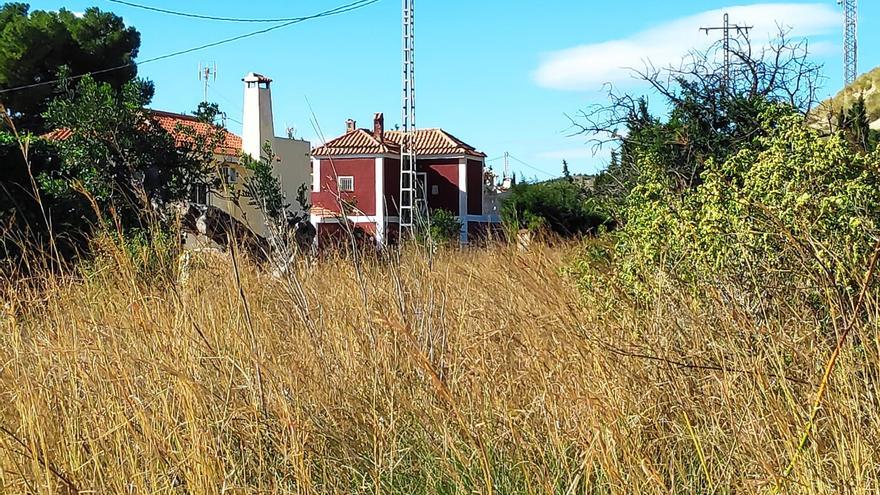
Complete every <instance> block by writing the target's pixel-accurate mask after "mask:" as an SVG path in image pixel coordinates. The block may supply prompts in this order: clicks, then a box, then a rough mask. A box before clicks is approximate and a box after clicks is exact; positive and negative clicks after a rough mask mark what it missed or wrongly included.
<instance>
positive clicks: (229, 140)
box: [150, 110, 241, 156]
mask: <svg viewBox="0 0 880 495" xmlns="http://www.w3.org/2000/svg"><path fill="white" fill-rule="evenodd" d="M150 114H151V115H152V116H153V118H155V119H156V121H158V122H159V125H161V126H162V128H163V129H165V130H166V131H167V132H168V133H169V134H171V135H172V136H174V138H175V140H176V141H177V143H178V144H189V143H191V142H192V141H193V139H192V137H191V136H188V135H187V134H185V133H183V132H180V129H179V128H178V125H179V126H180V127H189V128H191V129H192V130H193V132H195V133H196V134H198V135H199V136H210V135H212V134H213V133H215V132H217V130H218V129H220V128H219V127H217V126H213V125H210V124H206V123H204V122H201V121H200V120H199V119H197V118H196V117H193V116H190V115H181V114H178V113H170V112H162V111H159V110H150ZM221 132H222V134H221V136H220V137H221V140H220V142H219V143H217V147H216V148H215V149H214V152H215V153H217V154H220V155H229V156H237V155H238V154H240V153H241V137H240V136H237V135H235V134H233V133H231V132H229V131H228V130H226V129H222V131H221Z"/></svg>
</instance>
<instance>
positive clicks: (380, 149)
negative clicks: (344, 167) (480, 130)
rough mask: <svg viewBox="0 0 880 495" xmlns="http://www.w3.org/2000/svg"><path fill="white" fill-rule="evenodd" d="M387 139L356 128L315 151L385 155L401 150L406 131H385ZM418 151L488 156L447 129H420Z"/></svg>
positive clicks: (427, 153) (326, 154)
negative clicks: (377, 137)
mask: <svg viewBox="0 0 880 495" xmlns="http://www.w3.org/2000/svg"><path fill="white" fill-rule="evenodd" d="M384 137H385V139H383V140H382V141H380V140H378V139H376V137H375V136H374V135H373V133H372V132H371V131H369V130H367V129H355V130H353V131H350V132H347V133H345V134H343V135H342V136H339V137H338V138H336V139H333V140H331V141H329V142H327V143H326V144H325V145H323V146H318V147H317V148H315V149H313V150H312V154H313V155H315V156H341V155H381V154H395V153H400V143H401V140H402V139H403V133H402V132H400V131H385V135H384ZM416 153H418V154H420V155H469V156H474V157H480V158H482V157H485V156H486V154H485V153H482V152H480V151H477V150H476V149H475V148H474V147H473V146H471V145H469V144H467V143H465V142H464V141H462V140H460V139H458V138H457V137H455V136H453V135H452V134H450V133H448V132H446V131H444V130H443V129H418V130H416Z"/></svg>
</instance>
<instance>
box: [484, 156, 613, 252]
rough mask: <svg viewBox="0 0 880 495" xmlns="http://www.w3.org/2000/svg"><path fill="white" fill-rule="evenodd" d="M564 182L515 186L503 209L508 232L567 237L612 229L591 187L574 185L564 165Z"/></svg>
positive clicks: (580, 183) (577, 182)
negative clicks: (541, 233) (524, 231)
mask: <svg viewBox="0 0 880 495" xmlns="http://www.w3.org/2000/svg"><path fill="white" fill-rule="evenodd" d="M563 171H564V177H563V178H562V179H557V180H552V181H547V182H538V183H527V182H521V183H519V184H515V185H514V186H513V187H512V188H511V190H510V195H509V196H508V197H506V198H505V199H504V202H503V203H502V205H501V217H502V220H503V221H504V223H505V224H506V225H507V227H508V229H509V230H510V229H514V230H518V229H529V230H544V229H546V230H548V231H550V232H553V233H555V234H557V235H560V236H564V237H572V236H580V235H585V234H590V233H596V232H597V231H598V229H599V228H600V227H602V226H607V225H609V221H608V218H607V217H606V216H605V215H604V214H603V213H602V211H601V205H600V204H599V203H598V202H597V201H596V199H595V197H594V195H593V194H592V191H591V190H590V188H589V185H588V184H587V183H585V182H584V181H575V180H574V178H573V177H571V176H570V175H569V174H568V167H567V164H565V163H563Z"/></svg>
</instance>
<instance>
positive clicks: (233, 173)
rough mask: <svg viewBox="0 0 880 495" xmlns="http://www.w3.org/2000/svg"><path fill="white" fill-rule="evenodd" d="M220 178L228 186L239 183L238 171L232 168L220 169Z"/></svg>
mask: <svg viewBox="0 0 880 495" xmlns="http://www.w3.org/2000/svg"><path fill="white" fill-rule="evenodd" d="M220 177H222V178H223V180H225V181H226V183H227V184H235V183H236V182H237V181H238V171H237V170H235V169H234V168H232V167H220Z"/></svg>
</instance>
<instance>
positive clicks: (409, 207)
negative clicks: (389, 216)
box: [399, 0, 418, 237]
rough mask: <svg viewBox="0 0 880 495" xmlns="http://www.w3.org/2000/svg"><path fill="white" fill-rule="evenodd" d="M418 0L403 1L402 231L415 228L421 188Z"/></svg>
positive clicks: (405, 231)
mask: <svg viewBox="0 0 880 495" xmlns="http://www.w3.org/2000/svg"><path fill="white" fill-rule="evenodd" d="M414 3H415V0H403V114H402V119H401V121H402V122H403V128H402V129H401V133H402V134H401V138H402V139H401V140H400V206H399V210H400V213H399V214H400V234H401V237H403V235H405V234H406V233H407V232H409V231H411V230H412V229H413V226H414V223H415V217H416V215H418V211H416V202H417V199H418V198H417V194H418V187H417V184H416V179H417V177H416V149H415V144H416V143H415V132H416V81H415V57H414V52H415V31H414V29H413V28H414V22H413V21H414V15H413V6H414Z"/></svg>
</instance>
